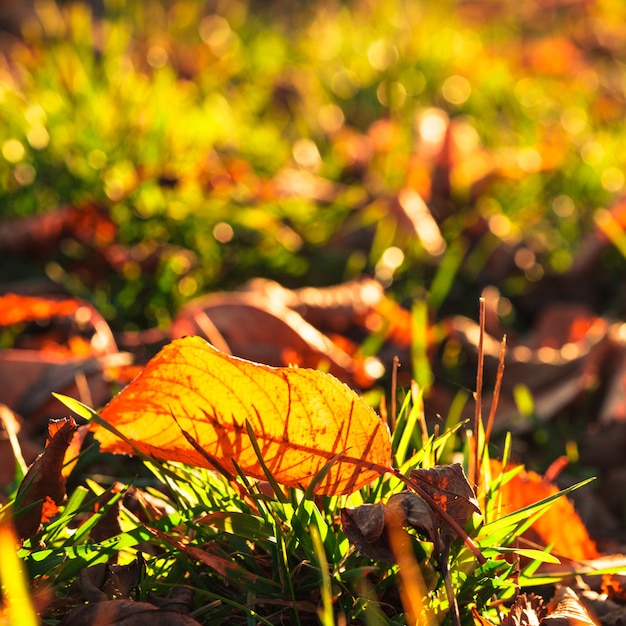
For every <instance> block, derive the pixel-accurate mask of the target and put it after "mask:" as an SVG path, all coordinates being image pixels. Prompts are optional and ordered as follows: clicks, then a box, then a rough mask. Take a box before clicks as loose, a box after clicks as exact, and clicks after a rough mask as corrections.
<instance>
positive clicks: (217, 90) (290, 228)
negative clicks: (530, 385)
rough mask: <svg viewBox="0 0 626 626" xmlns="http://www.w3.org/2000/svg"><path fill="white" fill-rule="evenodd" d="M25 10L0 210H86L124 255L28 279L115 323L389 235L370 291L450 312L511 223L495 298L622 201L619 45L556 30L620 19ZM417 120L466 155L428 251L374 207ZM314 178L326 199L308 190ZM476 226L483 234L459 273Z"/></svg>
mask: <svg viewBox="0 0 626 626" xmlns="http://www.w3.org/2000/svg"><path fill="white" fill-rule="evenodd" d="M35 7H36V11H37V14H36V15H35V16H34V17H32V18H29V19H28V20H26V21H25V23H24V24H23V34H24V41H23V42H18V41H15V42H11V43H10V44H9V49H8V51H7V56H5V57H4V61H3V63H2V64H0V114H1V115H2V118H3V120H5V123H4V124H3V125H2V128H1V129H0V148H1V155H2V156H1V157H0V206H2V207H3V217H8V216H19V215H30V214H33V213H41V212H45V211H48V210H49V209H51V208H53V207H58V206H61V205H64V204H66V203H69V204H72V205H75V206H78V207H82V206H85V205H86V204H89V203H92V202H96V203H98V204H99V205H101V206H102V207H104V209H105V212H106V214H108V215H109V216H110V217H111V218H112V220H113V222H114V224H115V226H116V229H117V234H116V236H115V237H116V241H115V243H119V244H120V245H122V246H128V247H130V249H131V254H130V255H129V258H128V259H127V260H126V261H124V262H123V263H121V264H119V265H115V266H114V267H109V268H108V270H109V271H108V272H104V273H103V272H102V268H100V272H98V273H97V275H96V276H95V277H94V276H93V275H89V274H85V271H84V267H83V266H84V265H85V264H87V265H88V263H89V261H90V257H91V255H92V253H91V250H90V245H92V244H90V245H87V244H86V243H85V242H84V241H81V240H80V238H79V240H77V241H75V240H66V241H64V242H63V243H62V245H61V247H60V249H59V250H58V251H57V252H56V253H55V254H54V255H53V257H52V258H51V259H49V261H48V264H47V267H46V272H47V274H48V276H50V277H52V278H53V279H54V280H57V281H60V282H63V283H65V284H66V285H67V286H69V287H70V289H71V290H72V291H74V292H78V293H80V295H83V296H85V297H90V298H91V299H92V300H93V301H94V302H95V303H96V304H97V306H98V309H99V310H100V311H102V312H103V313H104V314H105V315H106V316H107V318H108V319H109V320H111V321H113V322H114V324H115V325H116V326H119V327H123V326H134V327H145V326H146V325H154V324H156V323H159V324H167V322H168V321H169V319H170V318H171V316H172V315H173V314H174V313H175V311H176V310H177V308H178V307H179V306H180V305H181V304H182V303H183V302H184V301H186V300H188V299H189V298H191V297H193V296H195V295H198V294H202V293H206V292H209V291H213V290H216V289H228V288H232V287H234V286H237V285H240V284H241V283H242V282H243V281H245V280H246V279H248V278H250V277H253V276H259V275H263V276H266V277H274V278H280V279H281V280H282V281H283V282H286V283H289V282H290V281H291V282H299V281H302V278H303V277H304V276H306V282H307V284H310V285H315V284H328V283H332V282H339V281H340V280H342V279H346V278H351V277H353V276H354V275H356V274H359V273H360V272H361V271H364V270H365V271H367V272H370V273H376V272H377V268H378V271H379V273H380V271H381V266H380V265H379V262H380V260H381V258H382V255H383V253H384V251H385V250H386V249H387V248H388V247H390V246H393V245H399V246H400V247H401V248H402V250H403V253H404V258H403V261H402V263H401V265H400V266H399V267H396V268H393V269H392V270H391V275H389V271H388V270H386V273H385V272H382V273H381V278H384V279H385V280H386V282H387V283H389V284H391V282H392V281H393V286H394V289H395V290H396V292H397V295H398V298H399V299H400V298H404V297H412V296H414V295H415V294H416V293H418V290H420V289H422V288H423V287H426V289H429V290H430V286H431V281H432V291H431V293H430V304H431V306H434V307H440V306H441V305H442V304H443V303H444V300H446V299H447V300H448V301H450V300H452V302H451V303H450V302H449V304H453V305H455V306H457V309H456V310H457V312H462V311H461V310H460V307H461V306H466V307H467V305H466V304H465V305H463V303H466V302H468V301H469V302H472V303H473V302H475V300H476V298H475V297H470V298H468V297H467V295H468V293H469V294H471V295H472V296H475V295H476V294H475V292H474V290H473V287H472V282H473V279H474V278H475V277H476V275H477V273H479V272H480V270H481V268H483V267H484V264H485V262H486V258H487V257H488V255H489V253H490V251H491V250H492V249H493V246H494V243H495V242H496V241H499V240H504V241H505V242H508V243H511V244H514V245H516V244H517V243H519V242H520V240H521V237H522V233H523V238H524V241H525V244H524V245H525V246H526V247H528V249H529V250H530V251H531V252H532V258H533V259H534V261H533V262H530V261H529V262H527V263H524V262H522V264H521V266H520V267H519V268H518V270H519V271H518V273H519V274H520V277H521V278H525V279H527V280H526V282H525V281H524V280H519V279H515V278H514V277H512V278H510V279H508V280H507V281H506V283H505V285H504V289H505V295H509V296H510V295H515V294H516V293H518V292H519V291H520V290H524V289H526V288H527V281H528V280H529V281H530V282H531V283H532V282H533V281H536V280H538V279H539V278H541V276H543V274H544V273H546V272H550V271H563V270H564V269H567V268H568V267H569V266H570V265H571V263H572V254H573V252H574V250H575V249H576V246H577V244H578V243H579V240H580V238H581V236H582V235H583V233H584V232H585V230H587V229H588V228H589V226H590V225H593V211H595V209H596V208H597V207H600V206H606V205H607V204H608V203H609V202H610V201H611V199H612V198H613V196H614V195H615V194H616V193H618V192H619V190H620V189H621V188H622V187H623V174H621V168H622V165H623V156H622V155H623V151H622V150H621V149H620V146H621V133H620V124H619V120H620V119H621V117H620V115H619V114H618V113H617V110H618V109H619V107H620V106H621V104H620V102H621V101H620V99H619V94H617V93H616V92H615V90H614V89H613V88H612V87H610V85H609V83H610V84H613V85H614V84H616V81H615V80H613V79H612V78H611V77H612V76H613V75H614V74H616V73H617V74H620V73H621V72H622V69H621V65H620V63H621V61H620V56H619V55H620V51H619V50H613V49H610V50H609V52H610V54H608V55H605V56H604V57H602V55H600V53H599V52H598V51H596V50H595V49H594V48H593V46H592V45H591V43H590V42H589V41H587V40H585V39H584V37H582V35H581V37H582V39H581V40H580V41H578V42H576V44H575V43H572V42H571V41H570V40H569V39H567V37H568V36H569V34H570V32H572V29H571V21H572V20H573V21H574V22H575V23H576V24H577V25H578V26H580V29H579V30H580V32H586V31H585V28H588V29H591V30H592V31H593V32H592V33H591V34H590V35H589V37H593V36H594V35H593V33H594V32H595V31H594V30H593V29H596V30H598V32H600V31H601V32H604V31H602V28H606V29H607V30H610V29H611V24H613V23H614V19H615V18H616V17H617V12H618V11H621V10H622V9H620V8H619V7H615V6H611V7H609V8H606V9H605V8H603V7H600V6H598V7H595V8H593V9H589V11H590V13H589V14H582V15H580V16H579V15H576V14H575V13H574V12H573V11H572V14H571V15H570V14H569V13H568V11H565V12H564V14H563V15H556V14H555V15H551V16H550V17H549V19H547V18H546V19H545V20H544V19H534V16H533V14H532V12H531V14H529V15H525V14H524V15H519V16H518V14H517V12H515V11H513V12H512V13H511V15H516V16H517V17H515V18H513V17H510V16H508V14H506V13H503V14H501V15H500V14H498V15H497V19H492V16H489V15H487V16H486V17H485V19H482V20H481V22H480V25H477V24H475V23H474V22H473V21H472V20H473V18H472V14H471V11H470V10H469V9H467V10H466V11H464V10H463V9H462V8H460V7H459V6H457V3H456V2H452V1H448V2H443V3H435V4H432V3H431V4H428V5H424V4H417V5H416V4H415V3H413V2H406V1H404V0H395V1H394V2H386V3H384V6H383V5H381V4H380V3H367V2H350V3H334V2H321V3H313V4H311V5H307V6H306V8H305V7H302V6H300V5H299V4H298V5H297V6H293V7H292V6H289V5H288V4H285V3H280V2H278V3H275V5H274V6H273V9H272V10H269V11H268V10H267V7H265V6H263V7H262V9H263V10H261V7H259V6H257V4H256V3H254V2H252V0H237V1H236V2H229V3H220V2H218V3H214V5H213V4H211V6H210V7H203V5H202V4H199V3H195V2H191V1H190V0H176V1H172V2H160V1H156V0H153V1H151V2H142V3H139V4H137V5H136V6H134V7H132V8H131V9H127V8H126V7H124V8H122V7H121V6H119V3H117V2H115V1H114V0H109V1H108V2H105V10H104V14H103V15H102V16H101V17H99V18H98V19H97V20H94V19H92V15H91V14H90V12H89V10H88V9H87V8H86V7H85V6H83V5H82V4H80V3H71V4H69V5H68V6H67V7H64V8H63V9H59V8H58V7H57V6H56V5H55V4H54V3H53V2H52V1H51V0H44V1H43V2H37V3H35ZM279 15H280V17H278V16H279ZM518 18H519V19H518ZM548 24H549V27H548ZM548 36H549V37H548ZM598 37H600V35H598ZM607 41H608V39H607ZM549 44H551V45H552V47H551V48H550V47H549ZM542 45H543V47H542ZM607 45H608V44H607ZM515 46H519V47H520V48H519V49H517V48H515ZM542 51H543V52H542ZM524 55H526V56H525V57H524ZM618 82H619V81H618ZM605 84H606V87H603V88H602V89H603V90H602V93H600V90H598V89H597V87H598V85H605ZM433 107H437V111H438V112H439V113H442V114H443V115H447V116H449V117H452V118H454V119H455V120H456V122H458V126H459V129H460V131H459V139H458V140H457V144H458V146H457V148H458V150H459V151H460V152H461V153H464V154H466V155H468V157H469V161H468V163H467V164H466V165H467V167H464V168H461V169H460V170H458V171H457V172H456V173H455V176H454V177H453V179H452V180H451V181H450V182H451V189H450V195H449V198H447V199H446V200H445V202H446V203H447V204H448V205H447V207H442V208H443V209H444V213H442V219H441V224H440V228H441V233H442V236H443V239H444V241H445V243H446V244H447V246H448V251H447V252H446V254H445V256H444V257H443V260H441V259H439V255H438V254H434V255H433V254H432V251H431V252H429V251H428V249H427V248H424V246H423V245H422V244H421V243H420V242H419V241H407V239H406V236H405V235H403V234H402V227H401V226H399V225H398V223H397V220H396V218H395V217H394V215H393V212H391V211H390V210H389V206H388V203H387V200H386V198H387V197H388V196H389V195H393V194H395V193H397V192H398V190H399V189H401V188H402V187H403V186H404V185H406V184H407V183H410V184H414V185H416V186H417V188H418V189H421V188H422V187H423V183H424V177H428V176H430V175H431V174H432V171H431V170H432V166H433V163H429V162H426V163H425V164H422V165H419V164H418V166H416V163H415V160H416V153H415V150H416V144H415V137H416V135H417V134H419V133H420V128H421V127H420V124H421V123H422V122H423V120H424V119H425V115H426V114H427V113H428V112H432V111H433ZM431 121H432V118H431ZM381 122H382V123H381ZM419 158H421V157H419ZM429 158H430V157H429ZM494 166H495V167H496V170H497V172H496V176H495V179H494V181H493V184H491V185H489V186H487V187H486V188H485V190H484V191H483V192H482V193H481V192H479V193H478V195H476V190H475V189H472V188H471V185H472V183H473V182H476V180H477V179H479V178H480V168H481V167H484V168H485V173H486V174H487V175H490V171H491V172H492V173H493V171H492V170H490V168H493V167H494ZM416 167H417V169H416ZM420 168H423V169H420ZM294 172H295V173H296V174H297V175H298V176H299V178H296V179H294V178H293V177H292V178H289V176H290V175H291V174H293V173H294ZM412 176H415V177H416V180H411V177H412ZM315 177H318V178H315ZM315 181H317V182H315ZM320 181H323V185H331V187H330V188H331V189H332V192H328V187H324V188H323V189H322V188H320V189H321V190H320V191H311V185H315V184H319V183H320ZM420 181H421V182H420ZM431 182H432V181H431ZM323 185H322V186H323ZM332 185H337V187H332ZM324 189H325V190H326V191H324ZM292 196H295V197H292ZM446 215H448V217H445V216H446ZM483 218H484V219H486V220H487V221H488V223H489V224H490V228H491V230H490V231H487V232H485V233H484V235H483V236H482V237H481V238H480V240H479V241H478V242H475V244H476V245H475V247H474V249H473V251H472V253H471V254H470V255H469V256H468V257H467V258H465V259H463V253H464V251H465V250H466V249H467V247H468V245H469V243H470V242H469V241H468V240H467V234H466V232H465V231H466V230H467V228H468V227H469V226H471V225H472V224H476V222H477V220H479V219H483ZM351 238H353V239H354V241H356V242H360V243H358V245H356V246H355V245H353V244H347V243H346V242H347V241H352V239H351ZM110 243H112V242H105V241H100V242H96V248H105V247H106V246H107V245H109V244H110ZM151 255H152V256H153V257H154V259H155V261H154V263H152V265H150V266H148V265H149V264H144V263H142V260H145V259H146V258H147V257H150V256H151ZM527 256H528V255H527ZM529 258H530V257H529ZM440 261H441V262H440ZM81 267H82V268H83V269H80V268H81ZM416 267H419V268H420V270H419V271H416ZM438 268H439V269H438ZM23 271H24V272H26V271H27V270H26V269H24V270H23ZM29 271H30V272H31V273H32V272H36V271H37V270H36V268H34V267H30V268H29Z"/></svg>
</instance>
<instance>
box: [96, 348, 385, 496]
mask: <svg viewBox="0 0 626 626" xmlns="http://www.w3.org/2000/svg"><path fill="white" fill-rule="evenodd" d="M101 415H102V417H103V418H104V419H105V420H106V421H107V422H109V423H110V424H112V425H113V426H115V428H117V429H118V430H119V431H120V432H121V433H122V434H123V435H124V436H125V437H126V438H128V439H129V440H130V441H131V442H132V444H133V446H134V448H136V449H137V450H140V451H141V452H143V453H145V454H149V455H154V456H155V457H156V458H159V459H164V460H170V461H181V462H184V463H189V464H191V465H198V466H202V467H212V466H213V467H215V464H212V463H211V462H209V461H208V459H214V460H215V461H216V462H217V463H218V464H219V465H220V466H222V467H224V468H226V469H227V470H228V471H229V472H231V473H232V474H236V473H237V470H236V467H235V464H234V463H233V459H236V461H237V464H238V466H239V467H240V468H241V469H242V471H243V472H245V473H246V474H249V475H250V476H253V477H255V478H259V479H264V478H265V472H264V469H263V467H262V465H261V463H260V462H259V459H258V458H257V455H256V453H255V451H254V447H253V445H252V443H251V441H250V438H249V436H248V432H247V428H246V422H248V423H249V424H250V427H251V428H252V431H253V433H254V435H255V438H256V440H257V442H258V446H259V448H260V451H261V455H262V457H263V459H264V462H265V465H266V466H267V467H268V468H269V470H270V472H271V473H272V474H273V476H274V478H275V479H276V480H277V481H278V482H279V483H282V484H285V485H288V486H293V487H296V486H302V487H305V488H306V487H308V486H310V485H311V483H312V481H313V479H314V478H315V477H316V475H317V474H318V473H319V472H320V471H321V470H322V469H324V468H325V467H327V466H328V465H329V464H331V467H330V469H329V471H328V473H327V474H326V475H325V476H324V477H323V479H322V480H321V481H320V483H319V484H317V485H316V486H315V491H316V492H317V493H324V494H329V495H332V494H344V493H350V492H352V491H355V490H357V489H359V488H360V487H362V486H363V485H365V484H367V483H369V482H371V481H372V480H374V479H375V478H376V477H378V476H379V475H380V473H381V471H383V472H384V471H385V469H389V468H390V467H391V441H390V437H389V431H388V429H387V427H386V425H385V424H384V423H383V422H382V420H381V419H380V418H379V417H378V416H377V415H376V413H375V412H374V411H373V410H372V409H371V408H370V407H369V406H368V405H367V404H366V403H365V402H364V401H363V400H362V399H361V398H359V396H357V394H356V393H354V392H353V391H352V390H351V389H349V388H348V387H347V386H345V385H343V384H342V383H340V382H339V381H338V380H337V379H336V378H334V377H333V376H330V375H328V374H324V373H322V372H319V371H316V370H309V369H299V368H274V367H269V366H267V365H261V364H258V363H253V362H250V361H245V360H243V359H239V358H236V357H231V356H228V355H226V354H224V353H222V352H219V351H218V350H216V349H215V348H213V347H212V346H211V345H210V344H208V343H207V342H205V341H204V340H203V339H201V338H200V337H186V338H183V339H178V340H176V341H174V342H172V343H171V344H169V345H167V346H165V348H163V350H162V351H161V352H160V353H159V354H158V355H157V356H156V357H154V358H153V359H152V360H151V361H150V362H149V363H148V364H147V366H146V368H145V369H144V371H143V372H142V373H141V374H140V375H139V376H138V377H137V378H136V379H135V380H134V381H133V382H132V383H130V385H128V386H127V387H126V388H125V389H123V390H122V391H121V393H120V394H119V395H118V396H116V397H115V398H114V399H113V400H112V401H111V402H110V403H109V404H108V405H107V406H106V407H105V408H104V409H103V411H102V413H101ZM181 429H184V432H185V433H186V435H187V436H185V434H184V433H183V432H181ZM95 433H96V438H97V439H98V440H99V441H100V443H101V445H102V449H103V450H106V451H109V452H118V453H125V454H131V453H133V446H130V445H128V444H127V443H125V442H124V441H122V440H121V439H119V438H118V437H117V436H115V435H113V434H112V433H111V432H109V431H108V430H105V429H104V428H102V427H96V430H95ZM188 437H191V438H192V439H193V440H195V442H196V444H197V445H195V446H194V445H192V444H191V443H190V442H189V440H188ZM198 447H200V448H201V449H202V450H204V451H205V453H206V454H201V453H200V452H199V451H198Z"/></svg>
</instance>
